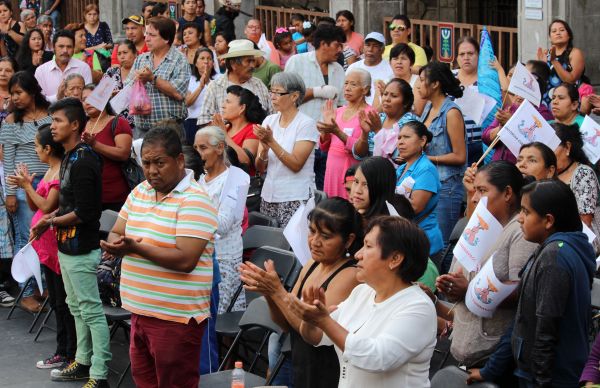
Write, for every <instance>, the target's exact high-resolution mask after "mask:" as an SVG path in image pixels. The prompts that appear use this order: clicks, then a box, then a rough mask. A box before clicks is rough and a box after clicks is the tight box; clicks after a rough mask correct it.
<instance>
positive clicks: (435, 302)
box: [433, 295, 440, 306]
mask: <svg viewBox="0 0 600 388" xmlns="http://www.w3.org/2000/svg"><path fill="white" fill-rule="evenodd" d="M434 296H435V300H434V301H433V305H434V306H437V304H438V302H439V301H440V300H439V299H438V297H437V295H434Z"/></svg>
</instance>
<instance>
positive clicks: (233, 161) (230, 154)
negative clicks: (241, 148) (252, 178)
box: [225, 145, 249, 174]
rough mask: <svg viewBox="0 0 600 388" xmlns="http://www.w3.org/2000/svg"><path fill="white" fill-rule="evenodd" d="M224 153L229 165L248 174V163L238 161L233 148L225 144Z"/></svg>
mask: <svg viewBox="0 0 600 388" xmlns="http://www.w3.org/2000/svg"><path fill="white" fill-rule="evenodd" d="M225 155H226V156H227V161H228V162H229V164H230V165H231V166H233V167H237V168H239V169H242V170H243V171H244V172H245V173H246V174H249V169H248V165H247V164H245V163H242V162H240V158H239V157H238V154H237V151H236V150H235V148H233V147H229V146H228V145H225Z"/></svg>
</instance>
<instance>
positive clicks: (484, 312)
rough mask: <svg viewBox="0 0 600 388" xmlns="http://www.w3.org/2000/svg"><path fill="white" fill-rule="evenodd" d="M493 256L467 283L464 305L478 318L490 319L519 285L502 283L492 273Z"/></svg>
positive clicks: (516, 283)
mask: <svg viewBox="0 0 600 388" xmlns="http://www.w3.org/2000/svg"><path fill="white" fill-rule="evenodd" d="M493 261H494V256H493V255H492V257H490V259H489V260H488V261H487V262H486V263H485V265H484V266H483V268H481V271H479V273H478V274H477V276H475V278H474V279H473V280H471V282H470V283H469V288H468V289H467V294H466V295H465V304H466V306H467V308H468V309H469V311H470V312H472V313H473V314H475V315H477V316H478V317H483V318H491V317H492V316H493V315H494V311H496V309H497V308H498V306H499V305H500V303H502V302H503V301H504V299H506V298H507V297H508V296H509V295H510V294H511V293H512V292H513V291H514V290H515V288H516V287H517V286H518V285H519V282H510V283H502V282H501V281H500V280H498V278H497V277H496V274H495V273H494V265H493Z"/></svg>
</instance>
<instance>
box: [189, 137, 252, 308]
mask: <svg viewBox="0 0 600 388" xmlns="http://www.w3.org/2000/svg"><path fill="white" fill-rule="evenodd" d="M226 147H227V146H226V143H225V132H223V130H222V129H221V128H219V127H215V126H208V127H204V128H202V129H200V130H199V131H198V132H196V136H195V138H194V148H195V149H196V151H197V152H198V153H199V154H200V157H201V158H202V161H203V162H204V171H205V173H204V174H203V175H202V176H200V179H199V183H200V184H201V185H202V186H203V187H204V188H205V189H206V192H207V193H208V195H209V196H210V197H211V199H212V200H213V203H214V205H215V207H216V208H217V209H218V212H219V215H218V226H217V232H216V237H215V252H216V256H217V261H218V262H219V270H220V274H221V283H219V309H218V312H219V314H221V313H224V312H225V310H226V309H227V306H229V303H230V302H231V299H232V298H233V296H234V294H235V292H236V290H237V288H238V286H239V283H240V280H239V277H238V273H237V268H238V267H239V265H240V264H242V251H243V243H242V218H243V216H244V207H245V203H246V196H247V195H248V185H249V184H250V176H249V175H248V174H246V173H245V172H244V171H242V170H241V169H239V168H237V167H234V166H229V165H228V164H229V163H228V161H227V157H226ZM245 309H246V300H245V297H244V293H243V292H242V293H241V294H240V296H239V297H238V298H237V300H236V302H235V304H234V306H233V310H232V311H241V310H245Z"/></svg>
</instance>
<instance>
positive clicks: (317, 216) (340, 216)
mask: <svg viewBox="0 0 600 388" xmlns="http://www.w3.org/2000/svg"><path fill="white" fill-rule="evenodd" d="M308 221H309V222H310V223H312V224H314V225H315V227H316V228H317V230H318V231H320V232H322V231H323V230H324V229H326V230H328V231H329V232H332V233H335V234H339V235H340V236H341V237H342V241H343V242H344V244H346V242H348V239H349V238H350V235H351V234H354V235H355V238H354V241H353V242H352V244H351V245H350V247H349V248H348V253H350V255H352V256H354V254H355V253H356V252H358V250H359V249H360V247H362V244H363V237H364V235H363V227H362V218H361V217H360V214H358V212H357V211H356V209H354V206H352V204H351V203H350V202H348V201H347V200H345V199H344V198H342V197H332V198H327V199H323V200H322V201H320V202H319V203H318V204H317V206H316V207H315V208H314V209H313V210H312V211H311V212H310V213H309V214H308Z"/></svg>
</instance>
